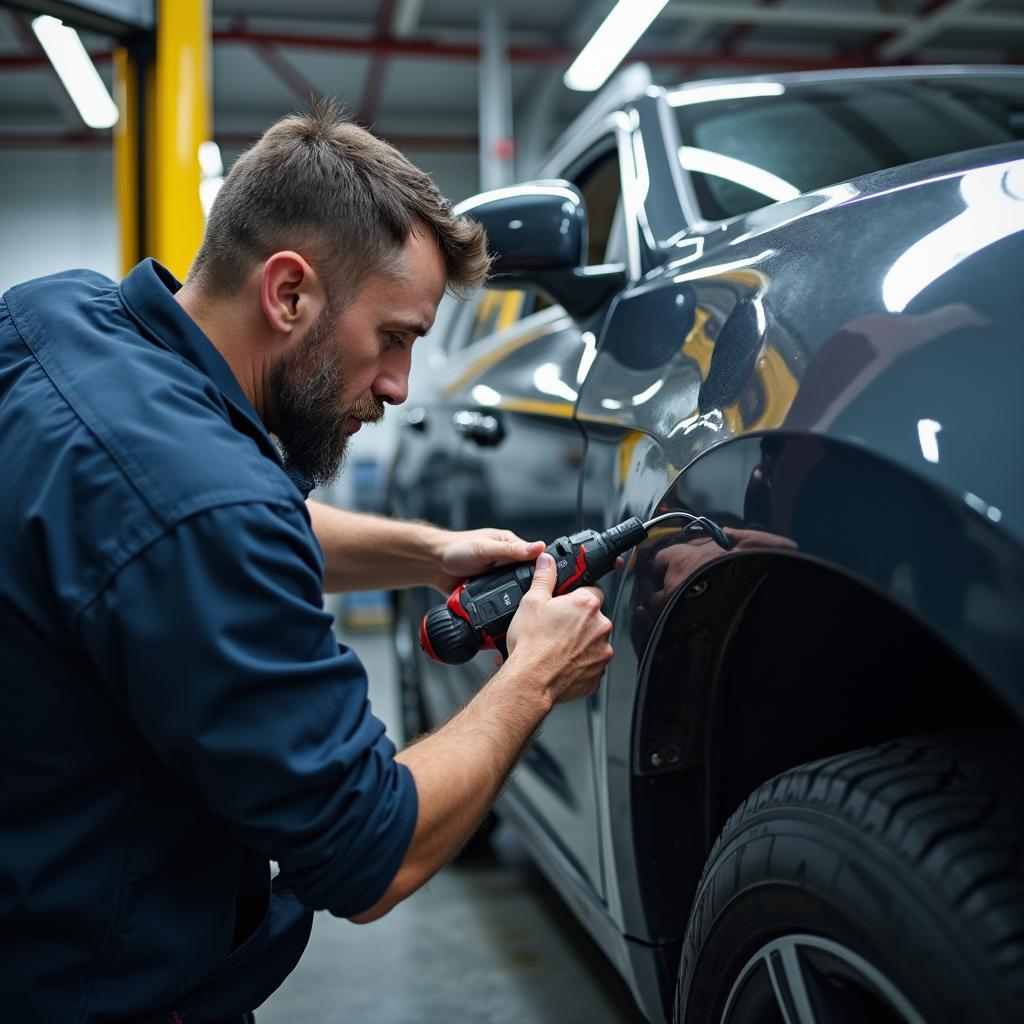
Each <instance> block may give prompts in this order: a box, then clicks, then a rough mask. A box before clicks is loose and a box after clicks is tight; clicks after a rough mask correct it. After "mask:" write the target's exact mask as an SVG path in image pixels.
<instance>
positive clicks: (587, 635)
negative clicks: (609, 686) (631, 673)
mask: <svg viewBox="0 0 1024 1024" xmlns="http://www.w3.org/2000/svg"><path fill="white" fill-rule="evenodd" d="M557 579H558V572H557V570H556V568H555V560H554V559H553V558H552V557H551V555H549V554H547V552H544V553H543V554H541V555H540V557H539V558H538V559H537V568H536V570H535V572H534V574H533V584H532V585H531V587H530V589H529V591H528V592H527V593H526V594H524V595H523V599H522V601H521V602H520V603H519V608H518V610H517V611H516V614H515V617H514V618H513V619H512V624H511V626H509V630H508V635H507V637H506V643H507V644H508V652H509V667H510V668H511V667H512V666H513V665H515V666H516V667H517V668H519V667H522V669H523V670H524V671H525V673H526V675H527V676H528V677H529V678H531V679H534V678H535V679H537V680H538V681H539V682H540V684H541V686H542V687H543V688H544V690H545V696H546V697H547V699H549V700H550V702H551V703H552V704H562V703H565V702H566V701H570V700H575V699H576V698H577V697H585V696H587V695H588V694H591V693H593V692H594V691H595V690H596V689H597V687H598V684H599V683H600V681H601V676H602V674H603V673H604V669H605V666H606V665H607V664H608V662H609V661H610V660H611V657H612V648H611V645H610V644H609V643H608V636H609V634H610V633H611V630H612V624H611V622H610V621H609V620H608V619H607V618H606V617H605V616H604V615H603V614H602V612H601V605H602V604H603V603H604V593H603V592H602V591H601V590H600V589H599V588H598V587H581V588H580V589H579V590H574V591H573V592H572V593H571V594H565V595H563V596H562V597H554V596H552V593H553V591H554V588H555V583H556V581H557Z"/></svg>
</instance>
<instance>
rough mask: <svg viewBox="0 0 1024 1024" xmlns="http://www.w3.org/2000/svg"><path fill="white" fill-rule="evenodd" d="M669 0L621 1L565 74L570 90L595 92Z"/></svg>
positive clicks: (565, 80)
mask: <svg viewBox="0 0 1024 1024" xmlns="http://www.w3.org/2000/svg"><path fill="white" fill-rule="evenodd" d="M667 3H668V0H619V2H618V3H617V4H616V5H615V6H614V7H613V8H612V10H611V13H610V14H609V15H608V17H607V18H605V19H604V21H603V22H601V26H600V28H598V30H597V31H596V32H595V33H594V34H593V36H591V37H590V42H589V43H587V45H586V46H584V47H583V49H582V50H581V51H580V54H579V56H578V57H577V58H576V59H575V60H574V61H573V62H572V65H571V67H570V68H569V70H568V71H566V73H565V77H564V79H563V81H564V82H565V84H566V85H567V86H568V87H569V88H570V89H577V90H579V91H580V92H593V91H594V90H595V89H600V88H601V86H602V85H604V83H605V82H606V81H607V79H608V76H609V75H610V74H611V73H612V72H613V71H614V70H615V69H616V68H617V67H618V66H619V65H620V64H621V63H622V60H623V58H624V57H625V56H626V54H627V53H629V51H630V50H632V49H633V47H634V46H635V45H636V42H637V40H638V39H639V38H640V37H641V36H642V35H643V34H644V33H645V32H646V31H647V29H648V28H649V27H650V24H651V22H652V21H654V19H655V18H656V17H657V16H658V15H659V14H660V13H661V10H662V8H663V7H664V6H665V5H666V4H667Z"/></svg>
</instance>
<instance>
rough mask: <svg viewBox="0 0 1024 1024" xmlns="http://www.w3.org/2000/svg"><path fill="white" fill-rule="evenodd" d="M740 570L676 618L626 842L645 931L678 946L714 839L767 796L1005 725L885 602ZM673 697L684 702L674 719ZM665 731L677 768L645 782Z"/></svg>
mask: <svg viewBox="0 0 1024 1024" xmlns="http://www.w3.org/2000/svg"><path fill="white" fill-rule="evenodd" d="M741 562H742V560H739V559H738V560H736V564H734V565H732V566H730V565H729V563H724V564H723V567H722V572H720V573H718V574H715V573H714V571H713V570H712V572H711V573H709V574H708V576H707V577H706V579H707V581H708V584H709V585H708V589H707V593H706V595H705V596H704V597H703V598H701V600H700V601H690V602H683V601H680V602H679V603H678V604H677V605H676V607H675V609H674V611H673V612H672V613H671V618H670V619H669V620H668V621H667V622H666V624H665V629H664V631H663V633H662V634H661V639H660V640H659V641H658V649H657V650H656V651H655V653H654V656H653V658H652V659H651V666H652V668H651V678H650V680H649V681H648V688H647V704H646V706H645V707H644V708H643V709H642V710H641V715H640V731H639V734H638V736H639V753H640V758H641V762H640V764H638V765H637V766H636V768H635V771H637V774H636V775H634V787H633V793H634V796H633V808H634V842H635V843H636V845H637V856H636V863H637V864H638V865H647V870H644V869H643V868H641V879H640V886H641V891H642V902H643V904H644V909H645V916H646V918H647V923H648V927H649V929H650V931H649V932H648V934H649V935H650V936H652V937H657V938H658V939H660V941H671V940H672V939H675V938H678V937H679V936H681V935H682V932H683V930H684V928H685V925H686V920H687V918H688V915H689V908H690V904H691V901H692V898H693V894H694V892H695V890H696V885H697V881H698V879H699V876H700V871H701V868H702V865H703V862H704V860H705V859H706V857H707V854H708V853H709V851H710V848H711V845H712V844H713V842H714V839H715V837H716V836H717V834H718V833H719V831H721V828H722V826H723V825H724V823H725V821H726V819H727V818H728V817H729V815H730V814H731V813H732V812H733V811H734V810H735V809H736V807H737V806H738V805H739V804H740V803H741V802H742V800H743V799H744V798H745V797H746V796H747V795H748V794H749V793H750V792H751V791H753V790H754V789H756V788H757V787H758V786H759V785H760V784H761V783H763V782H765V781H767V780H768V779H770V778H772V777H773V776H775V775H777V774H778V773H779V772H782V771H785V770H786V769H789V768H793V767H795V766H796V765H799V764H804V763H806V762H807V761H811V760H815V759H817V758H821V757H826V756H830V755H833V754H838V753H842V752H843V751H847V750H855V749H857V748H859V747H862V746H870V745H872V744H876V743H880V742H884V741H885V740H887V739H894V738H896V737H899V736H905V735H910V734H915V733H933V732H940V731H942V730H944V729H949V728H951V727H960V726H968V725H979V724H984V723H988V722H993V721H998V722H1001V723H1002V724H1003V725H1006V724H1007V723H1008V722H1010V721H1011V720H1012V714H1011V712H1010V711H1008V710H1007V709H1006V708H1005V707H1004V705H1003V704H1002V703H1000V702H999V701H998V700H997V699H996V698H995V697H994V696H993V694H992V693H991V691H990V690H989V688H988V686H987V685H986V683H985V682H984V681H983V680H982V679H980V678H979V677H978V676H977V675H976V674H975V673H974V672H973V671H972V670H971V669H970V668H969V667H968V666H967V665H966V664H965V663H964V662H963V661H962V660H961V659H960V658H959V657H958V656H957V655H956V654H955V653H954V652H953V651H952V649H951V648H950V647H949V646H948V645H947V644H946V643H945V642H944V641H943V640H942V639H941V638H940V637H938V636H936V635H935V634H934V633H932V632H931V631H930V630H929V629H928V628H927V627H926V626H924V625H922V624H921V623H920V622H919V621H917V620H916V619H915V618H913V617H912V616H911V615H909V614H908V613H907V612H905V611H903V610H902V609H901V608H899V607H897V606H896V605H894V604H893V603H892V602H891V601H890V600H889V599H887V598H886V597H885V596H884V595H882V594H880V593H878V592H877V591H875V590H873V589H871V588H869V587H866V586H864V585H863V584H861V583H858V582H857V581H855V580H851V579H849V578H847V577H845V576H843V575H841V574H840V573H838V572H836V571H834V570H832V569H829V568H826V567H823V566H821V565H820V564H819V563H816V562H812V561H809V560H806V559H802V558H794V557H788V558H786V557H780V558H773V557H765V558H761V557H756V558H751V559H750V560H748V561H747V562H746V564H745V565H743V564H741ZM705 601H706V602H707V606H706V607H705V608H703V609H698V608H697V607H695V605H699V604H701V603H702V602H705ZM737 608H741V611H740V612H739V613H738V614H737V612H736V609H737ZM730 611H731V614H729V612H730ZM711 623H714V624H715V625H714V626H711V625H710V624H711ZM681 675H682V676H684V677H688V678H683V679H682V680H680V676H681ZM668 691H672V692H675V693H676V694H677V696H678V699H679V701H680V702H681V703H682V704H683V705H684V706H683V707H682V710H681V711H680V710H679V709H678V708H677V710H676V711H675V712H674V713H672V714H671V715H667V714H666V710H667V709H666V705H665V696H666V693H667V692H668ZM659 694H660V696H659ZM669 719H674V720H676V721H679V720H680V719H682V720H683V722H684V723H687V724H686V726H685V732H687V733H688V734H689V735H688V736H687V737H686V739H685V742H684V744H683V747H682V756H681V758H680V764H679V767H678V769H677V770H674V771H667V772H666V771H655V770H654V769H650V768H648V769H647V770H645V768H644V767H642V764H643V760H642V759H643V757H644V756H645V751H646V750H647V749H648V747H647V746H645V745H644V735H645V733H649V734H654V733H655V732H656V729H657V726H656V725H653V724H652V723H654V722H655V721H656V720H661V721H665V720H669ZM672 801H676V803H675V806H674V808H673V809H672V810H670V809H669V806H668V805H669V804H670V803H671V802H672ZM673 811H674V813H673ZM701 813H702V815H703V817H702V818H701ZM670 865H671V866H670ZM667 892H670V893H671V898H666V894H667Z"/></svg>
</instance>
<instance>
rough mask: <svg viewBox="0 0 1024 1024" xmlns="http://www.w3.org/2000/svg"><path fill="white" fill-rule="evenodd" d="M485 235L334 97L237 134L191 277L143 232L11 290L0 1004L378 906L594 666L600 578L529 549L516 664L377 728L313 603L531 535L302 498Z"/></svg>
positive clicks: (489, 795) (462, 837)
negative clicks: (441, 707) (571, 577)
mask: <svg viewBox="0 0 1024 1024" xmlns="http://www.w3.org/2000/svg"><path fill="white" fill-rule="evenodd" d="M484 244H485V243H484V238H483V234H482V231H481V230H480V228H479V226H478V225H474V224H473V223H471V222H467V221H463V220H459V219H457V218H454V217H453V216H452V214H451V211H450V207H449V205H448V203H447V202H446V201H445V200H444V199H443V198H442V197H441V195H440V194H439V193H438V192H437V190H436V188H435V187H434V185H433V184H432V183H431V181H430V179H429V178H428V177H427V176H426V175H424V174H423V173H422V172H420V171H418V170H417V169H416V168H414V167H413V166H412V165H411V164H409V163H408V161H406V160H405V159H404V158H403V157H402V156H401V155H400V154H399V153H397V152H396V151H395V150H394V149H392V148H391V147H390V146H387V145H386V144H384V143H382V142H380V141H378V140H376V139H374V138H373V137H372V136H370V135H368V134H367V133H365V132H363V131H361V130H360V129H358V128H355V127H354V126H352V125H348V124H345V123H339V122H338V121H337V118H336V116H335V115H334V113H333V112H332V111H331V110H330V109H329V108H327V107H320V108H318V109H317V110H315V111H314V112H313V113H312V114H310V115H308V116H296V117H291V118H288V119H286V120H284V121H282V122H280V123H278V124H277V125H275V126H274V127H272V128H271V129H270V130H269V131H268V132H267V133H266V135H265V136H264V137H263V139H262V140H261V141H260V142H259V143H258V144H257V145H256V146H255V147H254V148H253V149H252V150H250V151H249V152H248V153H247V154H246V155H244V156H243V157H242V158H241V159H240V160H239V161H238V163H237V164H236V165H235V167H234V169H233V170H232V172H231V174H230V175H229V176H228V179H227V181H226V182H225V184H224V187H223V189H222V191H221V193H220V196H219V197H218V199H217V201H216V203H215V204H214V207H213V210H212V212H211V216H210V220H209V224H208V226H207V232H206V236H205V238H204V241H203V245H202V248H201V250H200V252H199V254H198V256H197V258H196V261H195V264H194V266H193V268H192V271H191V273H190V275H189V279H188V281H187V283H186V284H185V285H184V286H179V285H178V283H177V282H176V281H174V280H173V278H171V276H170V275H169V274H168V273H167V272H166V271H165V270H164V269H163V268H161V267H160V266H158V265H157V264H155V263H153V262H152V261H145V262H143V263H142V264H140V265H139V266H138V267H136V268H135V269H134V270H133V271H132V272H131V273H130V274H129V275H128V277H127V278H126V279H125V280H124V282H122V284H121V285H120V286H117V285H115V284H114V283H113V282H111V281H108V280H107V279H105V278H103V277H101V276H100V275H97V274H94V273H90V272H86V271H72V272H69V273H67V274H61V275H57V276H55V277H51V278H46V279H43V280H39V281H33V282H29V283H28V284H25V285H21V286H19V287H16V288H13V289H11V290H10V291H9V292H8V293H7V294H6V295H5V296H4V300H3V304H2V305H0V464H2V465H3V467H4V477H5V484H6V487H5V492H4V500H3V502H2V503H0V537H2V538H3V539H2V541H0V544H2V548H0V608H2V609H3V614H2V615H0V772H2V780H3V785H2V786H0V963H2V964H3V967H2V968H0V1007H2V1011H0V1016H3V1018H4V1019H5V1020H11V1021H33V1022H37V1021H61V1022H64V1021H76V1022H79V1021H133V1022H150V1021H152V1022H157V1021H162V1022H169V1021H173V1022H179V1024H190V1022H193V1021H194V1022H200V1021H212V1020H223V1019H235V1020H238V1019H241V1018H243V1017H244V1015H246V1014H247V1013H248V1012H249V1011H251V1010H252V1009H253V1008H254V1007H256V1006H258V1005H259V1003H260V1002H262V1001H263V1000H264V999H265V998H266V997H267V995H269V994H270V992H271V991H273V989H274V988H276V987H277V986H278V985H279V984H280V982H281V981H282V980H283V978H284V977H285V976H286V975H287V974H288V973H289V971H290V970H291V969H292V967H293V966H294V965H295V963H296V961H297V960H298V958H299V956H300V955H301V953H302V950H303V948H304V947H305V944H306V941H307V938H308V935H309V929H310V923H311V914H312V910H314V909H320V908H326V909H328V910H330V911H331V912H332V913H334V914H338V915H342V916H346V917H349V918H351V919H352V920H354V921H358V922H364V921H371V920H374V919H375V918H377V917H380V916H381V915H382V914H385V913H387V912H388V910H390V909H391V908H392V907H393V906H395V904H397V903H398V902H399V901H401V900H402V899H404V898H405V897H407V896H409V895H410V894H411V893H412V892H414V891H415V890H416V889H417V888H418V887H419V886H420V885H422V884H423V882H424V881H426V880H427V879H428V878H430V877H431V876H432V875H433V874H434V873H435V872H436V871H437V870H438V869H439V868H441V867H442V866H443V865H444V864H445V863H446V862H447V861H448V860H449V859H450V858H451V857H452V856H453V854H454V853H455V852H456V851H457V850H458V849H459V848H460V846H461V845H462V844H463V843H464V842H465V841H466V840H467V838H468V837H469V836H470V835H471V834H472V832H473V831H474V829H475V828H476V827H477V825H478V824H479V822H480V820H481V819H482V817H483V815H484V814H485V812H486V810H487V807H488V805H489V804H490V803H491V801H492V800H493V798H494V796H495V794H496V793H497V791H498V788H499V787H500V786H501V784H502V782H503V780H504V779H505V777H506V776H507V774H508V772H509V771H510V769H511V767H512V765H513V763H514V761H515V759H516V757H517V755H518V754H519V752H520V750H521V749H522V747H523V744H524V743H525V742H526V740H527V739H528V737H529V736H530V734H531V733H532V732H533V731H534V730H535V729H536V728H537V726H538V725H539V724H540V722H541V721H542V720H543V718H544V717H545V715H546V714H547V712H548V711H549V710H550V709H551V708H552V707H553V706H554V705H555V704H557V703H559V702H561V701H565V700H571V699H573V698H575V697H579V696H582V695H585V694H588V693H591V692H593V690H594V689H595V688H596V686H597V683H598V680H599V678H600V675H601V672H602V670H603V667H604V665H605V664H606V663H607V661H608V659H609V658H610V656H611V649H610V647H609V646H608V642H607V637H608V633H609V629H610V624H609V623H608V620H607V619H606V618H605V617H604V616H603V615H602V614H601V611H600V592H599V591H597V590H595V589H593V588H590V589H586V590H581V591H578V592H576V593H575V594H572V595H567V596H564V597H558V598H552V596H551V591H552V587H553V582H554V567H553V564H552V563H551V559H550V558H548V557H547V556H544V557H543V559H540V560H538V570H537V574H536V578H535V584H534V587H533V589H532V590H531V592H530V594H529V595H528V596H527V597H526V599H525V600H524V601H523V604H522V607H521V609H520V611H519V613H518V614H517V616H516V619H515V621H514V622H513V625H512V629H511V630H510V632H509V636H508V648H509V657H508V659H507V661H506V662H505V664H504V665H503V666H502V667H501V668H500V669H499V670H498V672H497V673H496V674H495V676H494V677H493V678H492V679H491V680H490V681H489V682H488V683H487V684H486V686H484V687H483V689H482V690H481V691H480V693H479V694H478V695H477V696H476V697H475V698H474V700H472V701H471V702H470V703H469V704H468V705H467V706H466V707H465V708H464V709H463V710H462V711H461V712H460V713H459V714H457V715H456V716H454V717H453V718H452V719H451V720H450V721H449V722H448V723H447V724H445V725H444V726H442V727H441V728H440V729H438V730H437V731H436V732H435V733H433V734H432V735H429V736H427V737H425V738H423V739H421V740H420V741H419V742H417V743H415V744H414V745H411V746H409V747H408V748H406V749H405V750H403V751H401V752H400V753H396V752H395V748H394V746H393V745H392V744H391V743H390V742H389V740H388V739H387V738H386V737H385V736H384V729H383V726H382V725H381V723H380V722H378V721H377V720H376V719H375V718H374V717H373V715H372V714H371V711H370V708H369V705H368V703H367V700H366V679H365V676H364V673H363V670H362V668H361V666H360V664H359V662H358V660H357V659H356V658H355V656H354V655H353V654H352V653H351V652H350V651H348V650H347V649H345V648H339V646H338V644H337V643H336V641H335V640H334V639H333V638H332V633H331V620H330V616H329V615H327V614H325V612H324V611H323V608H322V589H323V587H324V585H325V584H326V586H327V587H328V588H331V589H335V588H342V587H352V588H358V587H364V586H373V587H382V586H409V585H414V584H434V585H436V586H438V587H440V588H441V589H442V590H446V589H448V588H449V587H450V586H451V585H453V584H454V582H455V581H456V580H457V579H458V578H460V577H462V576H464V575H466V574H471V573H474V572H479V571H481V570H482V569H483V568H485V567H486V566H488V565H490V564H492V563H495V562H500V561H503V560H505V561H508V560H516V559H523V558H528V557H533V556H535V555H537V554H538V552H539V551H540V549H541V548H542V545H541V544H539V543H534V544H527V543H525V542H524V541H522V540H520V539H519V538H517V537H515V536H513V535H511V534H508V533H505V532H502V531H498V530H494V531H487V530H485V531H476V532H473V533H466V534H458V533H455V534H453V533H447V532H445V531H442V530H439V529H435V528H433V527H430V526H426V525H422V524H398V523H393V522H389V521H387V520H384V519H375V518H371V517H364V516H359V515H356V514H350V513H344V512H340V511H338V510H333V509H329V508H326V507H323V506H319V505H316V504H312V503H311V504H310V505H309V506H307V505H306V503H305V498H306V496H307V493H308V491H309V489H310V487H311V486H312V485H314V484H317V483H321V482H324V481H326V480H328V479H330V478H331V477H332V476H333V474H334V473H335V472H336V471H337V468H338V466H339V464H340V462H341V459H342V456H343V454H344V448H345V443H346V440H347V438H348V436H350V435H351V434H352V433H353V432H355V431H356V430H358V429H359V426H360V424H361V423H362V422H363V421H371V422H372V421H374V420H377V419H379V418H380V416H381V415H382V413H383V410H384V406H385V404H388V403H392V404H397V403H400V402H402V401H403V400H404V399H405V397H406V386H407V377H408V373H409V364H410V350H411V348H412V345H413V342H414V339H415V338H416V336H418V335H420V334H423V333H425V332H426V331H427V330H428V329H429V327H430V325H431V323H432V321H433V318H434V315H435V311H436V308H437V305H438V302H439V301H440V299H441V296H442V293H443V292H444V290H445V287H446V285H447V286H450V287H452V288H453V289H456V290H462V289H467V288H471V287H474V286H476V285H478V284H480V283H481V281H482V280H483V278H484V276H485V274H486V270H487V266H488V258H487V255H486V251H485V247H484ZM271 435H274V436H275V437H276V439H277V443H276V444H275V443H274V441H273V440H272V438H271ZM270 860H275V861H277V862H278V863H279V864H280V868H281V871H280V874H279V875H278V877H277V878H275V879H274V881H273V883H271V881H270V878H269V869H268V862H269V861H270ZM353 981H354V983H357V981H358V979H353Z"/></svg>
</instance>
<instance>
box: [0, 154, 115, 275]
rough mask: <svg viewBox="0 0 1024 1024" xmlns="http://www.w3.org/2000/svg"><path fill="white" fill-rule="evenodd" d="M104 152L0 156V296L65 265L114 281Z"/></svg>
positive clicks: (109, 165) (107, 158)
mask: <svg viewBox="0 0 1024 1024" xmlns="http://www.w3.org/2000/svg"><path fill="white" fill-rule="evenodd" d="M112 173H113V172H112V159H111V155H110V152H109V151H107V150H105V149H29V150H20V149H3V150H0V292H3V291H6V290H7V289H8V288H9V287H10V286H11V285H13V284H18V283H19V282H20V281H27V280H29V279H30V278H33V277H41V276H42V275H44V274H53V273H56V272H57V271H59V270H69V269H71V268H72V267H88V268H90V269H92V270H98V271H100V272H101V273H103V274H107V275H109V276H110V277H113V278H115V279H116V278H118V277H119V276H120V257H119V254H118V237H117V221H116V217H115V214H114V196H113V182H112V178H111V175H112Z"/></svg>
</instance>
